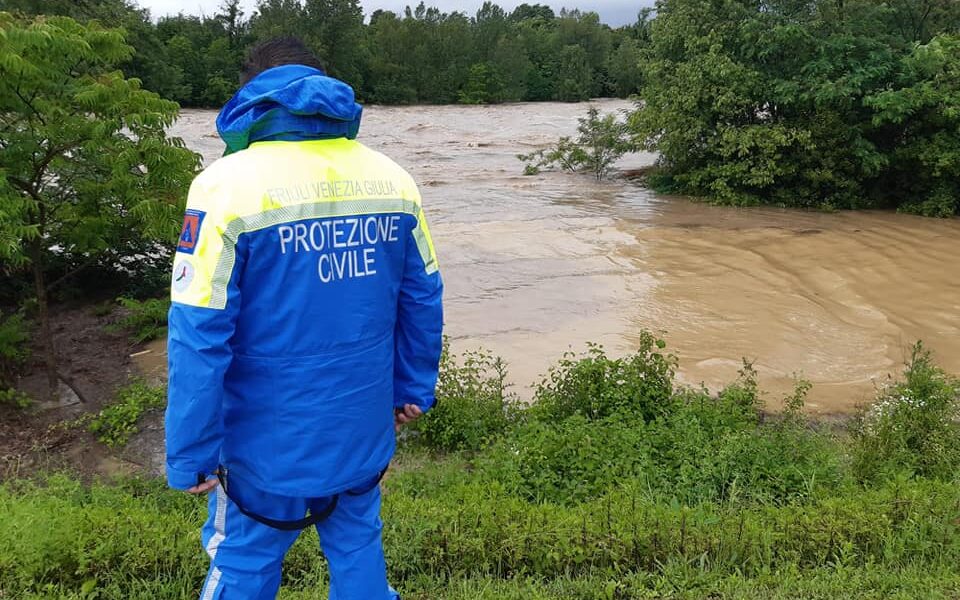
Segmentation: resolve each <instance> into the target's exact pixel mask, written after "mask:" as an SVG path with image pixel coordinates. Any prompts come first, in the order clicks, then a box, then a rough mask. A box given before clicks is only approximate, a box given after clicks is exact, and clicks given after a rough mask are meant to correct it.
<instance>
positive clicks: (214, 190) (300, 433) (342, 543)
mask: <svg viewBox="0 0 960 600" xmlns="http://www.w3.org/2000/svg"><path fill="white" fill-rule="evenodd" d="M242 81H243V85H242V87H241V88H240V90H239V91H238V92H237V93H236V94H235V95H234V96H233V98H231V99H230V101H229V102H227V104H226V105H225V106H224V108H223V110H222V111H221V112H220V115H219V116H218V117H217V130H218V132H219V133H220V136H221V138H222V139H223V140H224V142H225V143H226V145H227V153H228V154H229V156H227V157H226V158H224V159H222V160H220V161H217V162H216V163H214V164H213V165H212V166H211V167H210V168H208V169H207V170H206V171H205V172H204V173H203V174H201V175H200V176H199V177H197V179H196V180H195V181H194V184H193V186H192V187H191V189H190V197H189V198H188V200H187V211H186V215H185V216H184V222H183V230H182V233H181V236H180V242H179V244H178V246H177V252H176V257H175V259H174V271H173V277H172V281H171V289H172V292H171V297H172V300H173V302H172V305H171V308H170V318H169V355H170V356H169V358H170V380H169V401H168V404H167V415H166V429H167V479H168V481H169V482H170V485H171V486H172V487H175V488H179V489H182V490H186V491H187V492H190V493H193V494H199V493H203V492H205V491H213V494H212V495H211V498H210V500H209V515H208V518H207V522H206V523H205V524H204V526H203V529H202V539H203V544H204V547H205V549H206V551H207V554H208V555H209V556H210V570H209V572H208V574H207V580H206V582H205V583H204V586H203V590H202V592H201V597H202V598H203V599H205V600H206V599H210V600H213V599H214V598H220V597H226V596H229V597H230V598H237V599H240V600H255V599H256V600H262V599H264V598H272V597H274V596H275V595H276V593H277V590H278V589H279V587H280V574H281V571H280V564H281V561H282V560H283V556H284V555H285V554H286V551H287V549H289V547H290V545H291V544H293V542H294V540H295V539H296V537H297V534H298V533H299V529H301V528H303V527H306V526H309V525H310V524H313V525H315V526H316V528H317V531H318V533H319V534H320V539H321V545H322V546H323V550H324V553H325V554H326V556H327V559H328V565H329V568H330V596H331V598H337V600H398V595H397V593H396V591H394V590H393V589H392V588H391V587H390V585H389V584H388V582H387V578H386V564H385V559H384V553H383V547H382V541H381V530H382V523H381V522H380V517H379V514H380V489H379V486H378V485H377V484H378V482H379V478H380V476H381V475H382V473H383V471H384V470H385V469H386V466H387V463H388V462H389V461H390V458H391V457H392V456H393V451H394V447H395V445H396V441H395V435H394V426H395V425H396V426H397V427H399V426H400V425H402V424H403V423H405V422H408V421H410V420H412V419H415V418H418V417H419V416H420V415H422V414H423V413H424V412H426V411H427V410H429V408H430V407H431V406H432V405H433V403H434V387H435V385H436V381H437V371H438V366H439V360H440V352H441V347H442V327H443V311H442V308H441V296H442V293H443V284H442V282H441V280H440V273H439V271H438V268H437V260H436V255H435V253H434V249H433V242H432V241H431V240H430V232H429V230H428V228H427V223H426V220H425V219H424V216H423V212H422V209H421V206H420V195H419V193H418V192H417V188H416V185H414V183H413V180H412V179H411V178H410V176H409V175H407V174H406V172H404V171H403V169H401V168H400V167H398V166H397V165H396V164H394V163H393V162H392V161H390V160H389V159H387V158H386V157H384V156H382V155H380V154H378V153H376V152H372V151H370V150H368V149H367V148H365V147H363V146H362V145H360V144H358V143H357V142H355V141H353V140H354V139H355V138H356V135H357V132H358V130H359V126H360V117H361V114H362V107H361V106H360V105H359V104H357V103H356V101H355V98H354V93H353V89H352V88H350V86H349V85H347V84H346V83H344V82H342V81H338V80H336V79H333V78H330V77H327V76H326V74H325V73H324V71H323V68H322V65H320V64H319V61H318V60H317V59H316V57H315V56H314V55H313V54H312V53H311V52H310V51H309V50H308V49H307V48H306V47H305V46H304V45H303V43H302V42H300V41H299V40H296V39H292V38H280V39H276V40H271V41H268V42H265V43H263V44H260V45H258V46H257V47H255V48H253V49H252V50H251V51H250V56H249V58H248V59H247V61H246V63H245V64H244V69H243V73H242ZM228 473H229V475H228ZM308 511H309V513H310V516H309V517H305V514H306V513H307V512H308Z"/></svg>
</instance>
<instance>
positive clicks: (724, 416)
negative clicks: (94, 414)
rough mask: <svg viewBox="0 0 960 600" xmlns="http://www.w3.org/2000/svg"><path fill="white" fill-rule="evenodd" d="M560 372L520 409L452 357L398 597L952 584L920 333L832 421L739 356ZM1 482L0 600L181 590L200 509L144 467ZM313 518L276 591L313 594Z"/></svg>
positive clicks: (956, 513)
mask: <svg viewBox="0 0 960 600" xmlns="http://www.w3.org/2000/svg"><path fill="white" fill-rule="evenodd" d="M644 339H645V342H644V344H643V345H642V347H643V350H641V352H639V353H637V354H634V355H632V356H630V357H627V358H625V359H617V360H614V359H610V358H608V357H606V356H604V355H603V354H602V353H599V351H596V350H595V351H594V352H593V353H592V354H591V355H590V356H587V357H585V358H584V359H582V360H571V361H567V362H565V363H561V364H560V365H558V368H557V369H556V370H555V371H554V372H553V375H552V376H551V377H550V379H549V383H548V384H546V385H545V386H544V387H543V388H541V389H540V390H539V392H538V403H537V404H536V405H535V406H533V407H530V408H523V407H521V406H517V405H516V404H514V403H513V401H512V400H511V398H510V397H509V396H508V395H505V394H504V393H503V387H502V385H501V384H502V381H503V380H502V376H501V371H500V370H499V369H498V368H497V362H496V360H495V359H494V358H493V357H484V356H473V357H468V358H471V360H472V362H471V363H470V366H469V367H467V366H466V360H464V359H460V360H458V359H455V358H451V357H448V358H447V359H446V361H445V363H444V370H443V375H442V377H441V381H440V386H439V388H438V394H439V395H440V404H439V405H438V406H439V407H440V408H439V409H438V410H437V411H435V412H433V413H431V415H428V417H427V418H426V419H428V420H424V421H422V422H421V424H420V426H419V427H418V428H417V430H415V431H414V432H413V433H412V434H410V435H408V436H407V437H406V438H405V440H404V442H403V443H402V444H401V448H400V451H399V453H398V456H397V459H396V461H395V464H394V465H393V468H392V469H391V471H390V473H389V474H388V477H387V478H386V480H385V482H384V484H383V486H384V498H385V500H384V522H385V529H384V537H385V543H386V549H387V556H388V561H389V564H390V576H391V580H392V581H393V582H394V584H395V585H396V586H397V587H398V588H399V589H400V590H401V592H402V593H403V594H404V597H405V598H413V599H415V600H477V599H491V600H492V599H498V600H500V599H517V600H519V599H521V598H523V599H527V598H536V599H542V600H545V599H557V600H559V599H560V598H564V599H567V598H582V599H584V600H588V599H589V600H594V599H597V598H602V599H611V600H618V599H627V598H630V599H633V598H690V599H701V598H737V599H748V598H751V599H752V598H757V599H759V598H764V599H768V598H784V599H785V598H796V597H804V598H811V599H812V598H823V599H825V600H826V599H828V598H829V599H833V598H885V599H886V598H904V599H906V598H919V597H923V598H955V597H956V596H957V594H958V593H960V571H958V569H957V567H956V565H957V564H960V562H958V561H960V535H958V534H960V487H958V486H957V485H956V473H957V468H958V467H960V431H958V428H957V423H956V421H955V419H954V416H955V414H956V411H957V409H958V407H960V384H958V382H957V381H956V380H955V379H953V378H951V377H949V376H947V375H946V374H945V373H944V372H943V371H942V370H940V369H939V368H938V367H936V365H935V364H934V363H933V362H932V361H931V359H930V357H929V355H927V354H926V353H925V352H924V351H923V350H922V348H918V349H917V351H916V352H915V353H914V355H913V358H912V362H911V364H910V365H909V366H908V368H907V370H906V372H905V373H904V375H903V376H902V377H901V378H899V380H898V382H896V383H895V384H894V385H892V386H891V387H890V388H888V389H886V390H885V391H884V393H883V394H882V395H881V397H879V398H878V399H877V403H876V404H875V405H874V406H873V407H872V408H871V409H870V411H869V412H868V413H866V415H865V418H864V419H863V420H861V421H859V422H856V423H854V424H852V425H851V427H849V428H844V429H842V430H840V429H835V428H834V429H831V428H823V427H819V426H817V425H816V424H815V423H813V422H811V421H808V420H807V419H806V418H804V417H803V416H802V411H801V408H802V406H801V404H802V399H803V395H804V390H805V386H804V385H803V384H802V383H801V384H800V385H798V387H797V390H796V393H795V394H793V395H792V396H791V397H790V398H787V399H786V402H785V403H786V404H787V405H788V406H789V407H790V410H789V411H788V412H787V413H786V414H785V415H783V416H782V417H780V418H777V419H771V418H768V417H767V416H765V415H764V414H763V413H762V412H761V409H762V406H761V404H760V400H759V393H758V389H757V387H756V383H755V379H754V376H753V374H752V373H751V371H750V370H749V369H745V370H744V374H743V375H742V377H741V378H740V379H739V380H737V381H735V382H732V383H731V384H730V385H728V386H726V388H725V390H724V392H722V393H720V394H716V395H712V394H708V393H706V392H704V391H697V390H689V389H684V388H682V387H678V386H676V385H675V380H674V377H673V369H674V365H675V362H674V360H673V358H672V357H671V356H669V355H668V354H666V353H664V352H663V351H662V350H661V349H660V347H659V344H657V343H656V340H655V339H654V338H653V337H652V336H647V337H645V338H644ZM24 475H27V476H28V477H27V478H23V477H21V478H17V479H10V480H8V481H6V482H5V483H3V484H2V485H0V597H13V598H23V599H30V600H34V599H36V600H39V599H40V598H43V599H44V600H53V599H69V600H79V599H80V598H91V597H96V598H98V599H100V600H120V599H124V600H127V599H131V598H133V599H144V600H145V599H147V598H149V599H151V600H174V599H177V600H179V599H182V598H190V597H195V596H196V594H197V593H198V589H199V586H200V585H201V583H202V580H203V577H204V571H205V568H206V559H205V556H204V554H203V552H202V549H201V547H200V542H199V532H198V528H199V525H200V523H201V522H202V521H203V519H204V514H205V510H206V508H205V507H206V502H205V500H204V499H200V498H195V497H191V496H188V495H186V494H183V493H181V492H176V491H171V490H167V489H165V487H164V484H163V482H162V481H161V480H155V479H144V478H130V477H128V476H124V477H120V478H114V479H112V480H110V481H108V482H100V483H93V484H84V483H79V482H78V481H77V479H76V476H75V475H64V474H55V475H43V474H37V473H36V472H33V471H31V472H27V473H24ZM316 546H317V540H316V535H315V534H314V533H313V532H309V533H307V534H306V535H304V536H302V537H301V539H300V540H299V541H298V543H297V544H296V545H295V546H294V548H293V550H292V551H291V554H290V555H289V558H288V560H287V563H286V570H285V575H284V588H283V591H282V593H281V596H280V597H281V598H284V599H300V600H320V599H321V598H325V597H326V596H325V593H326V591H325V590H326V588H325V585H326V584H325V578H326V571H325V567H324V564H323V560H322V559H321V558H320V556H319V553H318V552H317V551H316Z"/></svg>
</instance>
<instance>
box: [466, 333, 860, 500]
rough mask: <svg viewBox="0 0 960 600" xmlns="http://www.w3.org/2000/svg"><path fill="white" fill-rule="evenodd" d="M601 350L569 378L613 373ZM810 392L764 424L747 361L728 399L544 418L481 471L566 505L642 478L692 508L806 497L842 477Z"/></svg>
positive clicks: (516, 435) (651, 489)
mask: <svg viewBox="0 0 960 600" xmlns="http://www.w3.org/2000/svg"><path fill="white" fill-rule="evenodd" d="M653 347H656V345H655V344H654V346H653ZM596 351H597V350H596V349H594V353H593V354H591V355H589V356H588V357H587V358H584V359H582V360H581V361H580V362H579V363H574V364H572V365H570V367H569V369H568V372H570V373H578V374H582V373H584V372H588V373H590V374H591V375H596V374H597V373H601V374H602V373H606V372H607V368H606V367H609V363H610V362H611V361H610V359H606V358H603V357H601V356H599V355H597V354H596V353H595V352H596ZM634 358H636V357H634ZM631 362H632V361H631V360H630V359H625V363H626V364H631ZM643 362H644V361H636V363H635V364H640V363H643ZM646 362H647V363H649V361H646ZM655 362H656V363H657V364H660V362H659V360H657V361H655ZM616 372H617V373H618V374H619V377H612V378H610V381H613V382H617V381H620V382H621V386H619V387H622V388H626V389H631V390H634V391H635V392H636V393H646V392H648V391H649V390H648V388H642V387H637V386H633V387H631V386H629V385H628V384H627V383H625V382H626V380H627V378H628V377H629V376H626V375H623V372H622V371H619V370H618V371H616ZM634 375H635V374H634ZM583 379H586V380H588V381H590V382H591V387H592V389H595V390H597V392H596V393H598V394H600V395H603V394H604V393H605V392H604V386H603V385H597V382H602V381H605V379H604V378H603V377H593V376H591V377H586V378H583ZM634 379H637V380H640V381H646V382H650V380H651V379H654V378H643V377H639V376H634ZM662 383H663V381H661V384H662ZM610 387H612V388H613V389H619V388H618V386H617V385H616V384H615V383H614V384H611V385H610ZM655 389H657V390H659V389H660V388H659V387H656V386H655ZM808 390H809V384H807V383H805V382H801V383H800V384H798V387H797V391H796V392H795V393H794V395H793V396H792V397H791V398H790V399H789V402H788V405H789V409H788V411H787V412H786V413H785V414H784V415H783V416H782V417H781V418H779V419H776V420H775V421H774V422H772V423H764V422H763V420H762V419H761V416H762V413H761V412H760V409H761V402H760V400H759V398H758V393H759V392H758V389H757V383H756V373H755V372H754V371H753V370H752V368H751V367H750V366H749V365H747V366H746V367H745V368H744V370H743V371H742V374H741V378H740V380H739V381H738V382H736V383H734V384H733V385H731V386H729V387H727V388H726V389H724V390H723V391H722V392H720V393H719V394H716V395H711V394H709V393H708V392H706V391H705V390H684V391H682V392H680V393H677V394H675V395H674V396H673V397H672V398H671V399H670V402H669V403H664V404H658V405H655V406H663V407H666V408H665V409H664V410H663V411H662V412H661V413H660V414H656V415H649V414H646V415H645V414H644V413H643V411H638V410H635V408H634V407H635V406H636V405H637V404H638V403H631V402H629V400H630V396H629V395H626V396H615V399H616V402H613V403H611V404H610V406H609V408H610V412H609V414H607V413H606V411H601V410H597V411H594V412H593V413H591V415H590V416H587V415H585V414H583V413H584V412H589V411H584V410H577V411H575V412H573V414H570V411H569V410H559V411H553V412H546V413H537V418H532V419H527V422H526V423H524V424H523V425H521V426H519V427H517V428H516V429H515V430H514V431H512V432H511V434H510V435H509V436H508V437H507V438H505V439H504V440H502V441H501V442H499V443H498V444H497V445H496V447H495V448H494V449H493V450H492V451H491V452H490V453H489V454H488V455H486V456H484V457H481V459H480V460H479V461H478V463H479V465H480V472H481V473H482V476H483V477H484V478H485V480H487V481H488V482H490V483H493V482H497V483H498V484H499V485H501V486H503V487H504V489H506V490H508V491H509V492H511V493H513V494H515V495H517V496H520V497H522V498H525V499H527V500H532V501H548V502H553V503H559V504H571V503H577V502H582V501H584V500H589V499H592V498H597V497H599V496H601V495H603V494H604V493H606V492H607V491H609V490H610V489H614V488H616V487H617V486H618V485H620V484H621V483H622V482H625V481H642V482H643V485H644V486H645V488H646V489H647V491H648V493H649V494H651V495H652V496H654V497H656V498H660V499H663V500H666V501H680V502H684V503H687V504H697V503H701V502H724V503H727V502H730V503H742V502H750V503H753V502H761V503H763V502H775V503H782V502H791V501H798V500H804V499H808V498H811V497H813V496H815V495H816V494H818V493H820V492H822V491H824V490H833V489H835V488H836V487H837V486H838V485H839V484H840V483H841V482H842V481H843V470H842V465H841V463H840V460H839V453H838V451H837V449H836V447H835V445H834V443H833V442H832V440H830V439H829V438H828V437H827V436H825V435H823V434H820V433H818V432H816V431H814V430H813V429H811V428H810V426H809V424H808V423H807V421H806V419H805V418H804V417H803V415H802V414H801V412H800V411H801V409H802V407H803V397H804V395H805V394H806V392H807V391H808ZM590 397H591V396H590V395H586V396H585V398H590ZM565 406H569V405H565ZM538 409H540V407H538V406H535V407H534V408H532V409H531V412H536V411H538ZM545 417H546V418H545Z"/></svg>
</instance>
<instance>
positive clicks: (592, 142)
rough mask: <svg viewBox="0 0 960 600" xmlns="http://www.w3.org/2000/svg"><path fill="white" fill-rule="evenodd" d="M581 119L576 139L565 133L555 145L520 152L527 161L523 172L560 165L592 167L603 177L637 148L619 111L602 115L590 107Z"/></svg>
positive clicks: (580, 168)
mask: <svg viewBox="0 0 960 600" xmlns="http://www.w3.org/2000/svg"><path fill="white" fill-rule="evenodd" d="M578 121H579V123H580V124H579V125H578V126H577V132H578V133H579V135H578V136H577V139H576V140H573V139H571V138H569V137H566V136H565V137H562V138H560V139H559V140H557V142H556V144H554V145H553V146H552V147H549V148H546V149H543V150H538V151H536V152H533V153H531V154H519V155H517V158H519V159H520V160H522V161H524V162H526V163H527V165H526V168H525V169H524V174H526V175H535V174H536V173H538V172H539V171H540V169H542V168H553V167H560V168H561V169H563V170H564V171H583V170H586V171H589V172H591V173H593V175H594V177H596V178H597V181H601V180H602V179H603V178H604V177H606V176H607V175H608V174H609V173H610V171H611V170H612V169H613V165H614V164H615V163H616V162H617V161H618V160H619V159H620V157H622V156H623V155H624V154H626V153H627V152H632V151H633V150H634V149H635V146H634V144H633V142H631V141H630V128H629V126H628V125H627V123H624V122H622V121H620V120H619V119H618V118H617V115H616V114H613V113H610V114H607V115H604V116H602V117H601V116H600V111H599V109H597V108H596V107H590V110H588V111H587V116H586V117H582V118H580V119H578Z"/></svg>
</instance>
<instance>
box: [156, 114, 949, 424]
mask: <svg viewBox="0 0 960 600" xmlns="http://www.w3.org/2000/svg"><path fill="white" fill-rule="evenodd" d="M595 104H597V105H598V106H599V107H600V108H601V109H602V110H603V111H605V112H606V111H613V110H621V109H625V108H628V107H629V104H628V103H626V102H622V101H600V102H596V103H595ZM586 108H587V105H585V104H581V105H576V104H517V105H509V106H495V107H422V106H418V107H404V108H394V107H391V108H385V107H367V109H366V111H365V115H364V123H363V127H362V128H361V133H360V138H359V139H360V141H362V142H364V143H365V144H367V145H369V146H371V147H372V148H374V149H377V150H380V151H382V152H384V153H386V154H388V155H389V156H391V157H392V158H393V159H394V160H396V161H397V162H399V163H400V164H401V165H403V166H404V167H406V168H407V169H408V170H409V171H410V172H411V173H412V174H413V176H414V177H415V178H416V179H417V181H418V182H419V183H420V185H421V189H422V193H423V197H424V205H425V208H426V210H427V214H428V218H429V219H430V220H431V226H432V230H433V234H434V238H435V241H436V244H437V251H438V254H439V258H440V264H441V271H442V273H443V277H444V280H445V283H446V288H447V292H446V331H447V332H448V334H449V335H450V336H451V339H452V341H453V345H454V350H455V351H458V350H464V349H470V348H476V347H478V346H483V347H485V348H487V349H489V350H491V351H493V352H495V353H496V354H499V355H501V356H503V357H504V358H505V359H506V361H507V362H508V364H509V367H510V377H511V380H512V382H513V383H514V390H515V391H516V392H517V393H518V394H519V395H520V396H521V397H525V398H529V397H530V396H531V394H532V392H531V389H530V386H531V384H534V383H535V382H537V381H538V380H539V379H540V376H541V374H543V373H544V372H545V371H546V369H547V368H548V366H549V365H551V364H553V363H555V362H556V360H557V359H558V358H560V357H561V356H562V354H563V353H564V352H566V351H578V352H579V351H582V350H583V349H584V348H585V345H586V343H587V342H588V341H593V342H599V343H602V344H603V345H604V346H605V347H606V348H607V349H608V351H609V352H610V353H611V354H615V355H620V354H624V353H627V352H629V351H630V350H631V349H632V348H633V347H634V345H635V344H636V341H637V339H638V334H639V332H640V331H641V330H644V329H649V330H653V331H658V332H663V335H664V336H665V339H666V340H667V341H668V344H669V348H670V349H671V350H672V351H674V352H676V353H677V354H678V355H679V356H680V365H681V376H682V378H683V380H684V381H686V382H688V383H691V384H698V383H701V382H702V383H705V384H706V385H707V386H709V387H711V388H717V387H719V386H720V385H722V384H723V383H724V382H729V381H730V380H732V379H733V378H734V377H736V374H737V371H738V369H739V368H740V366H741V364H742V359H744V358H746V359H748V360H751V361H753V363H754V366H755V367H756V368H757V370H758V371H759V373H760V375H761V384H762V385H763V387H764V388H765V389H766V390H768V391H769V392H770V394H769V397H768V400H769V402H770V404H771V405H772V406H774V407H775V406H776V405H777V401H778V399H779V398H780V397H781V396H782V395H783V393H784V392H785V391H787V390H789V389H790V388H791V387H792V381H793V376H794V374H798V375H802V376H804V377H805V378H807V379H809V380H810V381H812V382H813V383H814V388H813V391H812V392H811V395H810V397H809V401H808V408H809V409H810V410H811V412H817V413H821V414H825V413H837V412H848V411H850V410H851V409H852V408H853V407H855V406H856V405H857V404H858V403H862V402H864V401H866V400H868V399H869V398H870V397H872V396H873V392H874V389H875V385H878V384H880V383H882V381H883V380H884V379H885V378H886V377H887V375H888V374H890V373H896V372H897V371H898V370H899V368H900V366H901V364H902V363H903V360H904V358H905V353H906V352H907V349H908V347H909V345H910V344H912V343H913V342H914V341H915V340H917V339H922V340H924V342H925V343H926V344H927V345H928V346H929V347H930V348H931V349H933V350H934V351H935V353H936V355H937V357H938V359H939V362H940V363H941V364H942V365H943V366H944V367H946V368H948V369H949V370H951V371H953V372H955V373H960V267H958V266H957V263H956V261H957V257H958V254H960V220H951V221H943V220H933V219H923V218H918V217H911V216H905V215H897V214H888V213H875V212H856V213H837V214H823V213H811V212H799V211H788V210H776V209H735V208H720V207H712V206H708V205H704V204H699V203H694V202H691V201H689V200H686V199H683V198H663V197H657V196H655V195H653V194H652V193H651V192H649V191H648V190H645V189H643V188H641V187H639V186H638V185H636V184H635V183H631V182H629V181H626V180H623V179H616V180H613V181H611V182H605V183H597V182H595V181H594V180H593V179H592V178H591V177H590V176H589V175H574V174H565V173H544V174H541V175H538V176H534V177H524V176H522V174H521V173H522V170H523V165H522V163H521V162H520V161H518V160H517V159H516V158H515V155H516V154H517V153H518V152H529V151H530V150H532V149H535V148H537V147H540V146H543V145H545V144H547V143H549V142H551V141H552V140H555V139H556V138H557V137H558V136H560V135H571V134H574V133H575V130H576V125H577V117H579V116H581V115H582V114H583V113H584V112H585V111H586ZM214 118H215V113H214V112H212V111H185V112H184V114H183V116H182V118H181V120H180V121H179V123H178V124H177V125H176V126H175V127H174V130H173V133H174V134H175V135H179V136H181V137H183V138H184V140H185V141H186V142H187V144H188V145H189V146H190V147H191V148H193V149H195V150H197V151H199V152H201V153H202V154H203V155H204V159H205V162H206V163H207V164H209V162H210V161H213V160H215V159H216V157H218V156H219V155H220V154H221V152H222V148H223V146H222V144H221V143H220V141H219V139H218V138H217V137H216V133H215V129H214ZM653 160H654V157H653V156H651V155H637V156H632V157H630V158H628V159H626V160H625V161H623V162H622V163H621V167H623V168H633V167H638V166H642V165H647V164H651V163H652V162H653ZM161 356H162V350H161V349H159V348H158V349H156V351H155V352H154V353H153V357H154V359H161Z"/></svg>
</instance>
